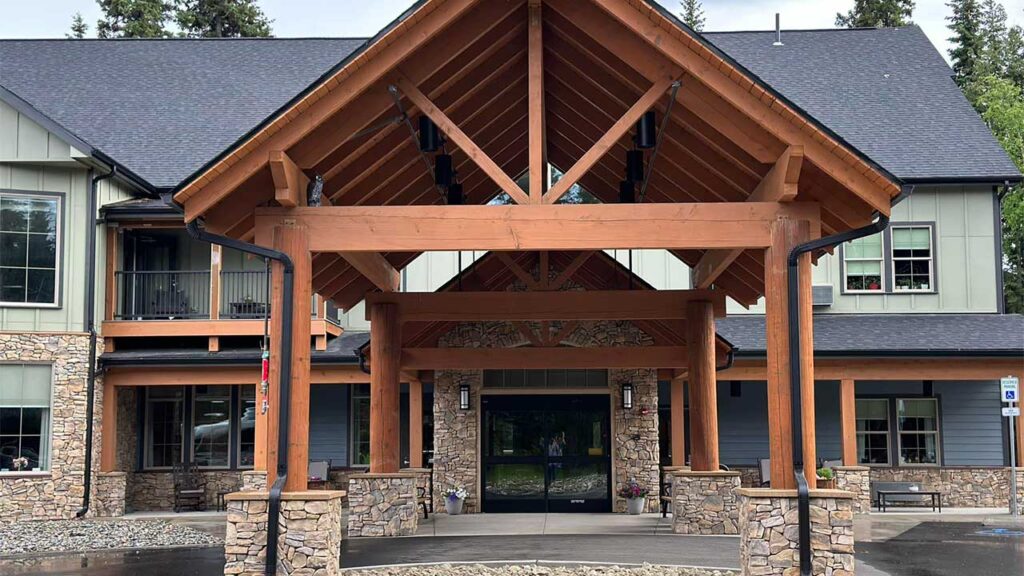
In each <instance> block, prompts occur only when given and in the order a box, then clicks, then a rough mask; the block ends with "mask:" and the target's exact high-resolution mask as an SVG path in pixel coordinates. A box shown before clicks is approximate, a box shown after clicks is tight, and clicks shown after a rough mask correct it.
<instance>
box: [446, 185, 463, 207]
mask: <svg viewBox="0 0 1024 576" xmlns="http://www.w3.org/2000/svg"><path fill="white" fill-rule="evenodd" d="M464 201H465V199H464V198H463V196H462V184H459V183H458V182H454V183H452V185H451V186H449V187H448V205H449V206H461V205H462V204H463V203H464Z"/></svg>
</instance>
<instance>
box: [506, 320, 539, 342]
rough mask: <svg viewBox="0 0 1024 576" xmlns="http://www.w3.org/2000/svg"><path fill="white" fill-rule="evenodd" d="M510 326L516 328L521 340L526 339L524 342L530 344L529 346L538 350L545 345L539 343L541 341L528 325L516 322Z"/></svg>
mask: <svg viewBox="0 0 1024 576" xmlns="http://www.w3.org/2000/svg"><path fill="white" fill-rule="evenodd" d="M512 325H513V326H515V327H516V330H518V331H519V333H520V334H521V335H522V336H523V338H526V341H527V342H529V343H530V346H536V347H538V348H540V347H541V346H546V345H547V344H546V343H545V342H543V341H541V339H540V338H538V337H537V333H536V332H534V331H533V328H531V327H530V325H529V324H527V323H526V322H522V321H520V320H517V321H515V322H513V323H512Z"/></svg>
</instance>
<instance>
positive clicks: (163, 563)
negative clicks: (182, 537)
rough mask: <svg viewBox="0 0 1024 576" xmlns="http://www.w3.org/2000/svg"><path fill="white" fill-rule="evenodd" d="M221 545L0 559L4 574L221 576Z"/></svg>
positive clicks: (15, 575) (222, 554) (222, 570)
mask: <svg viewBox="0 0 1024 576" xmlns="http://www.w3.org/2000/svg"><path fill="white" fill-rule="evenodd" d="M223 573H224V548H223V547H221V546H214V547H209V548H172V549H160V550H138V551H135V550H129V551H120V552H90V553H87V554H62V555H54V556H41V555H34V556H31V557H22V558H10V557H8V558H3V559H0V574H3V575H4V576H22V575H28V574H33V575H43V574H45V575H48V576H58V575H59V576H71V575H82V576H138V575H139V574H144V575H145V576H220V575H221V574H223Z"/></svg>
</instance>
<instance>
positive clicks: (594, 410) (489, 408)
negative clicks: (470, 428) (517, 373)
mask: <svg viewBox="0 0 1024 576" xmlns="http://www.w3.org/2000/svg"><path fill="white" fill-rule="evenodd" d="M481 404H482V407H483V461H482V479H481V480H482V485H483V511H484V512H611V509H612V502H611V456H610V444H611V443H610V437H611V427H610V422H609V419H610V416H609V413H610V410H609V398H608V396H607V395H603V394H602V395H585V396H569V395H536V396H518V395H516V396H484V397H483V398H482V399H481Z"/></svg>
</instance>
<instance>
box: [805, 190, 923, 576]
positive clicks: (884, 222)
mask: <svg viewBox="0 0 1024 576" xmlns="http://www.w3.org/2000/svg"><path fill="white" fill-rule="evenodd" d="M912 190H913V187H910V188H909V190H908V189H906V188H905V189H904V191H903V192H906V193H907V194H909V193H910V192H911V191H912ZM903 192H901V193H900V197H903V196H904V193H903ZM888 226H889V217H888V216H883V215H879V216H878V220H876V221H875V222H873V223H871V224H868V225H867V226H863V227H861V228H856V229H854V230H849V231H847V232H842V233H840V234H833V235H832V236H825V237H824V238H819V239H817V240H811V241H810V242H805V243H803V244H800V245H799V246H796V247H795V248H793V250H792V251H790V253H789V257H788V259H787V262H786V264H787V268H788V271H787V283H788V288H789V290H788V294H787V297H788V302H787V306H788V312H789V388H790V397H791V406H792V419H793V422H792V427H793V472H794V474H795V475H796V490H797V514H798V516H797V518H798V521H799V524H798V529H799V536H800V576H811V568H812V566H811V495H810V488H809V487H808V484H807V476H806V475H805V474H804V444H803V436H804V432H803V407H802V405H801V398H800V378H801V373H800V281H799V278H800V256H801V255H803V254H806V253H808V252H813V251H815V250H822V249H825V248H831V247H834V246H838V245H839V244H842V243H844V242H849V241H851V240H856V239H858V238H863V237H865V236H871V235H872V234H877V233H879V232H881V231H882V230H885V229H886V227H888ZM811 353H812V354H813V350H812V352H811ZM813 408H814V407H813V406H812V407H811V409H813Z"/></svg>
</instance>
